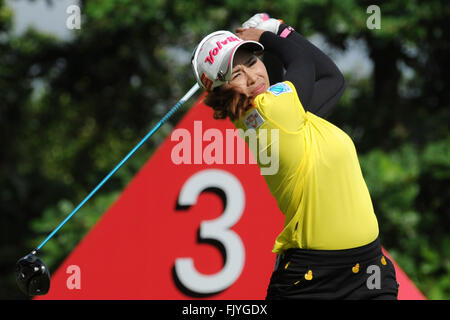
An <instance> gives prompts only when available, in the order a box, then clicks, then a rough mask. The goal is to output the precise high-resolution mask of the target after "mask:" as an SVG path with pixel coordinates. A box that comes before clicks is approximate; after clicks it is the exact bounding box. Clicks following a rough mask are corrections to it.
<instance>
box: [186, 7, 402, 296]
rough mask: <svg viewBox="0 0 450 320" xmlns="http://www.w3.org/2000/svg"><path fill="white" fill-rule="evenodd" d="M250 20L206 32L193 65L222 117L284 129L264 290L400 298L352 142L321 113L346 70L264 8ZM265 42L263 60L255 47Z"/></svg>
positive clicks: (272, 181)
mask: <svg viewBox="0 0 450 320" xmlns="http://www.w3.org/2000/svg"><path fill="white" fill-rule="evenodd" d="M243 26H244V27H243V28H239V29H238V30H237V32H236V35H235V34H233V33H231V32H228V31H218V32H214V33H212V34H210V35H208V36H206V37H205V38H204V39H203V40H202V41H201V42H200V44H199V45H198V46H197V48H196V50H195V51H194V54H193V58H192V65H193V69H194V73H195V77H196V79H197V81H198V83H199V84H200V85H201V86H202V87H203V88H204V89H206V90H207V91H208V95H207V97H206V98H205V101H204V102H205V104H207V105H209V106H210V107H212V108H213V109H214V117H215V118H216V119H225V118H229V119H230V120H231V121H232V122H233V123H234V125H235V126H236V128H239V129H243V130H250V129H253V130H255V132H256V137H257V138H259V132H260V130H262V129H266V130H268V131H270V130H278V134H279V135H278V145H279V151H278V157H279V169H278V171H277V172H276V173H275V174H273V175H265V176H264V178H265V180H266V182H267V185H268V187H269V190H270V192H271V194H272V195H273V196H274V197H275V198H276V200H277V203H278V206H279V208H280V210H281V212H282V213H283V214H284V215H285V223H284V228H283V230H282V231H281V233H280V234H279V235H278V237H277V239H276V240H275V244H274V247H273V252H275V253H277V260H276V264H275V270H274V272H273V274H272V277H271V279H270V283H269V286H268V289H267V297H266V298H267V299H396V298H397V293H398V284H397V281H396V277H395V270H394V267H393V265H392V262H391V261H389V259H387V258H386V257H384V256H383V254H382V251H381V245H380V240H379V238H378V234H379V231H378V223H377V219H376V216H375V213H374V210H373V206H372V201H371V198H370V195H369V191H368V189H367V186H366V183H365V181H364V178H363V175H362V172H361V168H360V165H359V161H358V157H357V152H356V150H355V146H354V144H353V141H352V140H351V138H350V137H349V136H348V135H347V134H346V133H345V132H344V131H342V130H341V129H339V128H338V127H336V126H335V125H333V124H332V123H330V122H328V121H327V120H325V119H324V117H325V116H326V115H327V114H328V113H329V112H330V110H331V109H332V108H333V107H334V106H335V105H336V103H337V102H338V100H339V98H340V97H341V95H342V94H343V92H344V90H345V81H344V78H343V76H342V74H341V72H340V71H339V70H338V68H337V67H336V65H335V64H334V63H333V62H332V61H331V60H330V59H329V58H328V57H327V56H326V55H325V54H324V53H323V52H321V51H320V50H319V49H318V48H317V47H315V46H314V45H312V44H311V43H310V42H308V41H307V40H306V39H305V38H304V37H302V36H301V35H300V34H298V33H297V32H296V31H294V29H293V28H291V27H289V26H287V25H286V24H284V23H281V22H280V21H278V20H275V19H270V18H269V17H268V16H267V15H266V14H257V15H255V16H253V17H252V18H251V19H250V20H248V21H247V22H246V23H244V25H243ZM263 50H264V59H265V61H264V62H263V61H262V60H260V59H259V58H258V57H257V55H256V54H260V53H262V51H263ZM274 57H275V58H274ZM268 60H270V62H268ZM264 63H266V65H265V64H264ZM269 136H270V135H269ZM272 142H273V141H272ZM272 142H270V141H269V143H268V146H270V144H271V143H272ZM255 158H256V157H255ZM258 158H259V157H258ZM258 164H260V163H259V161H258Z"/></svg>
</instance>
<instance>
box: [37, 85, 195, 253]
mask: <svg viewBox="0 0 450 320" xmlns="http://www.w3.org/2000/svg"><path fill="white" fill-rule="evenodd" d="M199 88H200V86H199V85H198V83H195V85H194V86H193V87H192V88H191V89H190V90H189V91H188V92H187V93H186V94H185V95H184V96H183V97H182V98H181V99H180V100H179V101H178V102H177V103H176V104H175V105H174V106H173V107H172V108H171V109H170V110H169V111H168V112H167V113H166V114H165V115H164V117H163V118H162V119H161V120H160V121H159V122H158V123H157V124H156V125H155V126H154V127H153V128H152V130H150V131H149V133H147V135H146V136H145V137H144V138H143V139H142V140H141V141H140V142H139V143H138V144H137V145H136V146H135V147H134V148H133V149H132V150H131V151H130V152H129V153H128V154H127V155H126V156H125V158H123V159H122V161H120V163H119V164H118V165H117V166H116V167H115V168H114V169H113V170H112V171H111V172H110V173H109V174H108V175H107V176H106V177H105V178H104V179H103V180H102V181H101V182H100V183H99V184H98V185H97V186H96V187H95V188H94V190H92V191H91V192H90V193H89V194H88V195H87V196H86V198H84V200H83V201H81V203H80V204H79V205H78V206H77V207H76V208H75V209H74V210H73V211H72V212H71V213H70V214H69V215H68V216H67V217H66V218H65V219H64V220H63V221H62V222H61V223H60V224H59V225H58V226H57V227H56V228H55V229H54V230H53V231H52V232H51V233H50V234H49V235H48V236H47V238H45V240H44V241H42V243H41V244H40V245H39V246H37V247H36V250H40V249H41V248H42V247H43V246H44V245H45V244H46V243H47V241H48V240H50V239H51V238H52V237H53V236H54V235H55V233H56V232H58V231H59V229H61V227H62V226H63V225H64V224H66V222H67V221H69V220H70V219H71V218H72V217H73V215H74V214H75V213H77V211H78V210H80V209H81V207H82V206H83V205H84V204H85V203H86V202H87V201H88V200H89V199H90V198H91V197H92V196H93V195H94V194H95V193H96V192H97V191H98V190H99V189H100V188H101V187H102V186H103V184H104V183H105V182H106V181H108V180H109V178H111V176H112V175H113V174H114V173H115V172H116V171H117V170H119V168H120V167H121V166H122V165H123V164H124V163H125V162H126V161H127V160H128V159H129V158H130V157H131V156H132V155H133V154H134V153H135V152H136V151H137V150H138V149H139V148H140V147H141V146H142V145H143V144H144V143H145V142H146V141H147V140H148V139H149V138H150V137H151V136H152V135H153V134H154V133H155V132H156V131H158V129H159V128H160V127H161V126H162V125H163V124H164V123H165V122H166V121H167V120H168V119H169V118H170V117H171V116H172V115H173V114H174V113H175V112H176V111H177V110H178V109H179V108H180V107H181V106H182V105H183V104H184V103H185V102H186V101H187V100H189V98H190V97H192V95H194V93H195V92H197V90H198V89H199Z"/></svg>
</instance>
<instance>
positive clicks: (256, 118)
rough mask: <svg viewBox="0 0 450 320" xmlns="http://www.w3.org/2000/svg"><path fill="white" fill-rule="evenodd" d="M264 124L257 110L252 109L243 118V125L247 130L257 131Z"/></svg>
mask: <svg viewBox="0 0 450 320" xmlns="http://www.w3.org/2000/svg"><path fill="white" fill-rule="evenodd" d="M263 123H264V119H263V117H262V116H261V115H260V114H259V112H258V110H257V109H254V110H253V111H252V112H250V113H249V114H248V115H247V116H246V117H245V118H244V125H245V126H246V128H247V129H250V128H253V129H258V128H259V127H260V126H261V125H262V124H263Z"/></svg>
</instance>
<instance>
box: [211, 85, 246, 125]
mask: <svg viewBox="0 0 450 320" xmlns="http://www.w3.org/2000/svg"><path fill="white" fill-rule="evenodd" d="M203 102H204V103H205V104H206V105H207V106H209V107H211V108H213V109H214V119H226V118H227V117H229V118H230V120H231V121H234V120H235V119H239V118H240V117H241V116H242V115H243V114H244V113H245V112H246V111H247V110H248V109H250V108H251V107H252V106H251V105H250V104H249V103H248V100H247V97H246V96H245V95H244V94H240V93H238V92H235V91H233V90H232V89H226V88H224V86H223V85H222V86H220V87H217V88H214V89H213V91H211V92H209V93H208V95H207V96H206V97H205V99H204V100H203Z"/></svg>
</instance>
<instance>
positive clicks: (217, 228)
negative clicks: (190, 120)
mask: <svg viewBox="0 0 450 320" xmlns="http://www.w3.org/2000/svg"><path fill="white" fill-rule="evenodd" d="M208 188H218V189H220V190H222V191H223V192H224V193H225V197H226V208H225V211H224V212H223V214H222V215H221V216H220V217H219V218H217V219H214V220H209V221H203V222H202V223H201V224H200V238H201V239H212V240H216V241H219V242H220V243H221V244H222V245H223V247H224V248H225V257H226V260H225V263H224V266H223V268H222V270H220V271H219V272H218V273H216V274H213V275H204V274H201V273H199V272H198V271H197V270H196V269H195V267H194V261H193V259H192V258H177V259H176V260H175V273H176V275H177V277H178V279H179V280H180V282H181V283H182V284H183V286H185V287H186V288H187V289H189V290H191V291H193V292H196V293H200V294H212V293H216V292H219V291H223V290H225V289H226V288H228V287H230V286H231V285H232V284H233V283H234V282H235V281H236V280H237V279H238V278H239V276H240V275H241V272H242V269H243V268H244V263H245V248H244V245H243V243H242V241H241V238H240V237H239V236H238V235H237V234H236V233H235V232H234V231H233V230H231V229H230V228H231V227H233V225H235V224H236V223H237V222H238V221H239V219H240V218H241V216H242V213H243V211H244V207H245V194H244V189H243V188H242V185H241V183H240V182H239V180H238V179H237V178H236V177H234V176H233V175H232V174H230V173H228V172H226V171H222V170H215V169H211V170H204V171H200V172H199V173H196V174H195V175H193V176H192V177H190V178H189V179H188V180H187V181H186V183H185V184H184V185H183V187H182V189H181V192H180V196H179V204H180V205H182V206H192V205H194V204H195V203H196V202H197V198H198V196H199V195H200V194H201V193H202V192H203V191H204V190H205V189H208Z"/></svg>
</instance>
